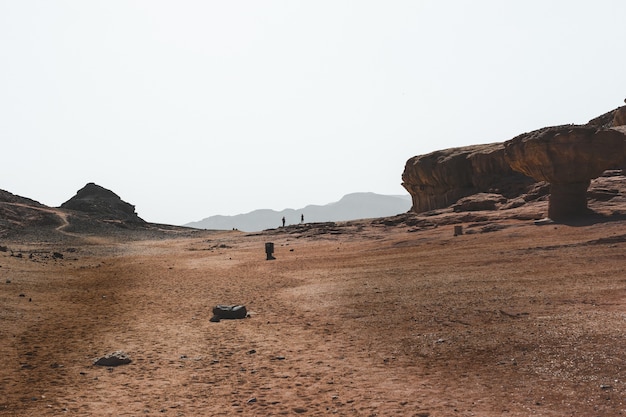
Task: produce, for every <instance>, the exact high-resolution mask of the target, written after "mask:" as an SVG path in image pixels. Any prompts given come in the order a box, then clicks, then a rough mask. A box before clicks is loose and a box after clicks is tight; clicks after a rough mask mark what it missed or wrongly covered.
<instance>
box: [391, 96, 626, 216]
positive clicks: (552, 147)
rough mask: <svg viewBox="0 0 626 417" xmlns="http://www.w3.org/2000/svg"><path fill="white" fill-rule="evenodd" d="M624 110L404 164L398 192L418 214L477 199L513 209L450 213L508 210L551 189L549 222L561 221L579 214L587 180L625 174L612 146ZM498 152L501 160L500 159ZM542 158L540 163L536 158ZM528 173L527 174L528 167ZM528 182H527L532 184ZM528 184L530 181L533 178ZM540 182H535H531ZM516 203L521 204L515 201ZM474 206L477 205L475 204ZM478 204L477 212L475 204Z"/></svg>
mask: <svg viewBox="0 0 626 417" xmlns="http://www.w3.org/2000/svg"><path fill="white" fill-rule="evenodd" d="M624 125H626V106H622V107H618V108H616V109H614V110H611V111H610V112H607V113H605V114H603V115H601V116H598V117H596V118H594V119H592V120H590V121H589V122H588V123H587V124H586V125H578V126H575V125H566V126H555V127H550V128H544V129H540V130H537V131H534V132H530V133H524V134H522V135H519V136H518V137H516V138H514V139H512V140H510V141H507V142H505V143H493V144H488V145H475V146H467V147H462V148H453V149H445V150H441V151H436V152H432V153H429V154H427V155H419V156H415V157H413V158H411V159H409V160H408V161H407V163H406V165H405V168H404V172H403V174H402V181H403V182H402V185H403V186H404V188H406V189H407V191H408V192H409V194H410V195H411V197H412V199H413V207H412V208H411V211H413V212H416V213H420V212H425V211H430V210H435V209H441V208H445V207H450V206H451V205H453V204H455V203H457V201H459V200H460V199H462V198H463V197H467V196H474V195H477V194H478V193H491V194H495V196H492V198H491V200H493V198H496V197H497V195H502V196H504V197H506V198H507V199H514V198H516V197H519V196H522V197H523V198H517V199H516V200H515V201H517V203H515V201H513V202H508V203H500V201H501V200H500V199H498V198H496V199H495V200H493V201H497V203H493V201H491V200H490V201H491V202H487V201H485V202H482V201H477V199H476V198H473V200H472V204H469V203H468V202H467V201H465V202H463V203H462V204H457V205H455V206H454V209H455V210H466V209H467V207H479V206H493V207H495V208H507V207H514V206H516V205H518V204H519V203H520V201H521V204H523V202H524V201H528V198H531V199H532V198H535V197H540V195H539V196H534V197H533V196H532V195H531V194H533V193H532V192H531V194H527V192H528V191H530V188H531V187H532V186H534V187H535V188H536V187H537V186H538V185H541V187H540V188H541V189H546V186H545V183H544V182H543V181H548V182H550V183H551V192H552V194H553V196H552V197H551V199H550V213H549V216H556V218H560V217H564V216H565V217H567V216H569V215H574V214H576V213H582V212H584V211H585V209H586V207H587V205H586V196H585V193H586V190H587V187H588V186H589V180H590V179H592V178H595V177H597V176H599V175H601V174H602V171H604V170H605V169H611V168H616V169H619V170H626V158H624V150H623V148H622V147H620V143H621V142H620V140H621V139H619V138H620V137H621V136H622V135H623V132H624V131H625V129H626V127H623V126H624ZM505 145H506V146H507V155H508V157H507V158H506V159H505ZM540 155H541V156H540ZM531 166H532V167H531ZM531 177H532V178H531ZM533 178H534V179H533ZM535 180H536V181H541V182H540V183H536V184H533V183H535ZM522 200H523V201H522ZM478 203H480V204H478ZM487 203H489V204H487ZM477 204H478V205H477Z"/></svg>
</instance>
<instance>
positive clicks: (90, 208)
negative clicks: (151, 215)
mask: <svg viewBox="0 0 626 417" xmlns="http://www.w3.org/2000/svg"><path fill="white" fill-rule="evenodd" d="M61 208H63V209H68V210H74V211H80V212H83V213H88V214H90V215H92V216H94V217H95V218H97V219H99V220H105V221H119V222H126V223H145V221H144V220H143V219H142V218H140V217H139V216H138V215H137V213H136V212H135V206H133V205H132V204H129V203H127V202H126V201H123V200H122V199H121V198H120V197H119V196H118V195H117V194H115V193H114V192H113V191H111V190H107V189H106V188H104V187H101V186H99V185H96V184H94V183H93V182H90V183H88V184H87V185H85V186H84V187H83V188H81V189H80V190H78V191H77V192H76V195H75V196H74V197H72V198H70V199H69V200H67V201H66V202H65V203H63V204H61Z"/></svg>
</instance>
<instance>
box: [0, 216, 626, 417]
mask: <svg viewBox="0 0 626 417" xmlns="http://www.w3.org/2000/svg"><path fill="white" fill-rule="evenodd" d="M463 226H464V231H465V232H466V233H465V234H463V235H461V236H454V233H453V225H449V226H440V227H436V228H426V229H423V230H416V229H411V228H407V227H400V226H383V225H377V224H373V223H369V222H363V223H362V224H352V225H345V226H342V227H339V228H337V229H334V230H332V231H326V232H327V233H321V234H314V233H310V234H303V233H300V234H299V233H297V232H295V231H293V230H291V231H290V232H288V230H287V229H286V230H285V231H284V232H276V231H274V232H272V233H266V234H256V235H246V234H245V233H242V232H236V231H233V232H213V233H208V232H207V233H204V234H201V235H199V236H198V237H192V238H189V237H185V238H171V239H162V240H140V241H131V240H124V239H121V238H119V237H116V238H113V237H110V238H107V237H101V238H100V239H99V240H98V241H94V240H91V241H89V242H88V244H84V245H76V244H75V243H72V246H71V247H70V246H65V245H64V244H63V243H46V242H32V243H28V242H11V241H9V242H4V243H3V245H4V244H6V246H7V251H6V252H0V352H1V353H2V355H1V357H2V361H3V364H2V367H0V416H46V415H54V416H57V415H59V416H143V415H147V416H150V415H152V416H157V415H158V416H233V415H242V416H274V415H285V416H293V415H303V416H327V415H339V416H502V415H505V416H530V415H537V416H568V415H576V416H617V415H622V414H624V413H625V410H626V404H625V402H626V363H625V361H626V227H625V226H626V222H625V221H624V220H618V221H602V222H597V223H593V222H590V223H589V224H587V225H578V226H573V225H562V224H548V225H542V226H538V225H535V224H533V222H532V221H519V220H506V221H504V220H503V221H500V222H499V223H497V226H494V225H493V224H491V225H489V224H487V225H475V226H474V227H470V226H471V225H468V224H464V225H463ZM467 232H475V233H471V234H468V233H467ZM270 241H271V242H274V244H275V254H274V255H275V257H276V260H273V261H267V260H266V259H265V251H264V243H265V242H270ZM12 251H13V253H11V252H12ZM55 251H56V252H59V253H62V254H63V258H62V259H53V258H52V256H51V254H52V253H53V252H55ZM19 253H21V254H22V257H21V258H19V257H17V256H16V255H18V254H19ZM31 253H32V258H31V257H30V254H31ZM9 281H10V282H9ZM216 304H244V305H245V306H246V307H247V308H248V310H249V311H250V317H249V318H247V319H243V320H222V321H221V322H219V323H213V322H210V321H209V319H210V318H211V316H212V308H213V306H215V305H216ZM117 350H123V351H125V352H126V353H127V354H128V355H129V356H130V358H131V359H132V363H130V364H128V365H122V366H119V367H115V368H107V367H97V366H94V365H93V364H92V363H93V360H94V359H96V358H97V357H100V356H103V355H105V354H107V353H111V352H113V351H117Z"/></svg>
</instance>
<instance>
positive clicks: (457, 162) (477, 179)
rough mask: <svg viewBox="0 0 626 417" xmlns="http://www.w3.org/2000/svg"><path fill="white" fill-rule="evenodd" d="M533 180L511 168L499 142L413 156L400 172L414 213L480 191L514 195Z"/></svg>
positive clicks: (521, 191)
mask: <svg viewBox="0 0 626 417" xmlns="http://www.w3.org/2000/svg"><path fill="white" fill-rule="evenodd" d="M534 182H535V181H534V180H532V179H531V178H529V177H527V176H526V175H524V174H522V173H519V172H516V171H513V170H512V169H511V167H510V166H509V165H508V163H507V162H506V160H505V159H504V145H503V144H502V143H492V144H486V145H474V146H466V147H461V148H452V149H445V150H441V151H436V152H432V153H429V154H426V155H419V156H415V157H413V158H411V159H409V160H408V161H407V163H406V165H405V168H404V172H403V174H402V185H403V186H404V188H406V190H407V191H408V192H409V194H410V195H411V197H412V200H413V207H412V208H411V211H413V212H416V213H421V212H425V211H430V210H435V209H439V208H444V207H448V206H450V205H451V204H454V203H455V202H456V201H458V200H459V199H460V198H462V197H466V196H469V195H472V194H476V193H481V192H483V193H495V194H501V195H503V196H505V197H507V198H513V197H516V196H518V195H520V194H521V193H523V191H524V190H526V188H527V187H528V186H530V185H531V184H533V183H534Z"/></svg>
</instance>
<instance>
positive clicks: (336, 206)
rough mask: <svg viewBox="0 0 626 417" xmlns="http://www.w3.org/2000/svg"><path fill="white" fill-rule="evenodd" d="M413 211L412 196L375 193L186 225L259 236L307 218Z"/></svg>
mask: <svg viewBox="0 0 626 417" xmlns="http://www.w3.org/2000/svg"><path fill="white" fill-rule="evenodd" d="M410 208H411V196H409V195H381V194H375V193H353V194H348V195H346V196H344V197H343V198H342V199H341V200H339V201H337V202H334V203H330V204H326V205H323V206H319V205H309V206H306V207H304V208H301V209H297V210H294V209H285V210H282V211H276V210H269V209H261V210H254V211H251V212H250V213H246V214H238V215H235V216H220V215H218V216H211V217H207V218H205V219H203V220H200V221H197V222H191V223H187V224H185V226H188V227H195V228H198V229H217V230H231V229H233V228H234V229H239V230H243V231H245V232H256V231H260V230H265V229H273V228H276V227H279V226H281V224H282V222H281V219H282V218H283V216H284V217H285V224H286V225H290V224H297V223H300V216H301V215H304V222H305V223H315V222H335V221H344V220H356V219H369V218H375V217H387V216H394V215H396V214H400V213H405V212H407V211H409V209H410Z"/></svg>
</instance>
